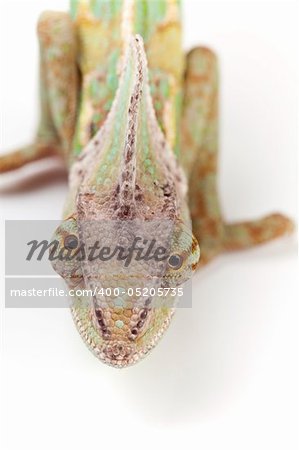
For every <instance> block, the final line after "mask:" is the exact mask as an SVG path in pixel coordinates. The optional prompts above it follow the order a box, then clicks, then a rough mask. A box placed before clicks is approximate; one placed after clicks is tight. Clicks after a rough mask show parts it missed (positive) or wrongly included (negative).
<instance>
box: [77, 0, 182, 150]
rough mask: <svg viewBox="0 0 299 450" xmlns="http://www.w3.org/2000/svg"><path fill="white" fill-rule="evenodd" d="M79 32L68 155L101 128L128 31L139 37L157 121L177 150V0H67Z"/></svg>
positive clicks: (179, 88) (179, 48) (179, 72)
mask: <svg viewBox="0 0 299 450" xmlns="http://www.w3.org/2000/svg"><path fill="white" fill-rule="evenodd" d="M71 16H72V19H73V21H74V24H75V29H76V32H77V33H76V34H77V36H78V65H79V69H80V72H81V83H82V86H81V98H80V109H79V111H80V112H79V116H78V121H77V126H76V131H75V137H74V145H73V150H72V152H73V154H72V156H76V155H78V154H79V153H80V152H81V150H82V148H84V147H85V146H86V145H87V143H88V142H89V140H90V139H91V138H92V137H93V136H94V134H95V133H96V132H97V131H98V130H99V128H100V127H101V126H102V124H103V122H104V121H105V118H106V116H107V113H108V112H109V110H110V108H111V105H112V102H113V99H114V97H115V93H116V90H117V87H118V80H119V75H120V72H121V69H122V61H123V55H124V52H125V48H126V47H127V44H128V40H129V38H130V36H131V35H132V34H136V33H137V34H139V35H141V36H142V37H143V40H144V44H145V50H146V55H147V59H148V66H149V77H150V87H151V94H152V97H153V102H154V107H155V111H156V115H157V118H158V122H159V124H160V126H161V128H162V131H163V132H164V133H165V136H166V139H167V141H168V143H169V145H170V146H171V148H172V149H174V150H175V151H176V152H177V151H178V148H179V139H178V128H179V118H180V110H181V98H182V76H183V72H184V55H183V50H182V46H181V21H180V2H179V1H177V0H158V1H150V0H129V1H127V0H111V1H107V0H104V1H103V0H97V1H92V0H91V1H89V2H86V1H72V2H71Z"/></svg>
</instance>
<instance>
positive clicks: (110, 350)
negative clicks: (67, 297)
mask: <svg viewBox="0 0 299 450" xmlns="http://www.w3.org/2000/svg"><path fill="white" fill-rule="evenodd" d="M174 311H175V310H174V309H173V308H172V309H169V310H168V315H167V316H166V318H165V319H164V321H163V323H162V325H161V326H160V327H159V330H157V331H156V332H155V333H154V334H153V336H152V338H151V339H150V340H149V342H147V343H146V344H144V345H139V344H138V342H131V343H129V342H127V341H122V340H117V339H113V340H110V341H108V340H107V341H105V340H103V339H101V340H100V339H99V335H97V334H96V333H95V329H94V328H93V329H91V323H92V321H90V320H89V321H88V320H87V321H86V319H85V317H84V314H82V308H72V315H73V319H74V322H75V325H76V327H77V329H78V331H79V333H80V335H81V337H82V339H83V341H84V342H85V344H86V346H87V347H88V348H89V350H90V351H91V352H92V353H93V354H94V355H95V356H96V357H97V358H98V359H99V360H101V361H102V362H103V363H105V364H107V365H109V366H111V367H115V368H119V369H122V368H126V367H129V366H132V365H134V364H136V363H137V362H138V361H140V360H141V359H143V358H144V357H145V356H146V355H147V354H148V353H149V352H150V351H151V350H152V349H153V348H154V347H155V346H156V345H157V343H158V342H159V340H160V339H161V337H162V336H163V334H164V333H165V331H166V330H167V328H168V326H169V324H170V322H171V319H172V316H173V314H174Z"/></svg>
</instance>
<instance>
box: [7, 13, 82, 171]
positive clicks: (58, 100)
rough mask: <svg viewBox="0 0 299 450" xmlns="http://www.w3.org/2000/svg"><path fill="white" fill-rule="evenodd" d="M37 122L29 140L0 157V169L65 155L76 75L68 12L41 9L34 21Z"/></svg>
mask: <svg viewBox="0 0 299 450" xmlns="http://www.w3.org/2000/svg"><path fill="white" fill-rule="evenodd" d="M37 31H38V37H39V46H40V122H39V126H38V130H37V134H36V137H35V140H34V142H33V143H32V144H30V145H28V146H25V147H22V148H20V149H17V150H15V151H13V152H11V153H8V154H6V155H3V156H1V157H0V173H3V172H7V171H10V170H14V169H17V168H19V167H22V166H24V165H25V164H27V163H30V162H33V161H36V160H38V159H41V158H44V157H47V156H50V155H54V154H58V155H61V156H64V157H65V159H67V157H68V155H69V153H70V146H71V142H72V139H73V135H74V128H75V120H76V107H77V91H78V75H77V67H76V60H75V58H76V38H75V32H74V28H73V24H72V21H71V19H70V17H69V15H68V14H65V13H56V12H45V13H43V14H42V15H41V17H40V19H39V22H38V27H37Z"/></svg>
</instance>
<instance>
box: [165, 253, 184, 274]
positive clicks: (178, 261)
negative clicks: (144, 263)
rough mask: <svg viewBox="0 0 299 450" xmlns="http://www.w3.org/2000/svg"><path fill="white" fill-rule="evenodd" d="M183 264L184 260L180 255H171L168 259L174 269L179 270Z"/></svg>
mask: <svg viewBox="0 0 299 450" xmlns="http://www.w3.org/2000/svg"><path fill="white" fill-rule="evenodd" d="M182 264H183V258H182V257H181V256H180V255H171V256H170V257H169V258H168V265H169V267H171V268H172V269H175V270H177V269H179V268H180V267H181V266H182Z"/></svg>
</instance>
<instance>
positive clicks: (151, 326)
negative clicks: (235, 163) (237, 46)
mask: <svg viewBox="0 0 299 450" xmlns="http://www.w3.org/2000/svg"><path fill="white" fill-rule="evenodd" d="M181 16H182V14H181V4H180V1H178V0H155V1H152V0H110V1H107V0H72V1H71V2H70V10H69V12H44V13H42V15H41V16H40V18H39V21H38V25H37V34H38V39H39V47H40V112H41V113H40V122H39V125H38V129H37V132H36V137H35V139H34V142H33V143H32V144H30V145H29V146H26V147H24V148H21V149H17V150H15V151H13V152H12V153H8V154H5V155H3V156H1V157H0V172H1V173H4V172H7V171H11V170H15V169H18V168H20V167H22V166H24V165H25V164H27V163H31V162H33V161H36V160H38V159H42V158H45V157H48V156H52V155H56V156H57V155H58V156H59V157H60V158H61V159H62V161H63V164H64V165H65V166H66V167H67V168H68V173H69V192H68V195H67V199H66V202H65V206H64V210H63V220H62V222H61V224H60V225H59V227H58V228H57V229H56V231H55V232H54V237H55V239H56V242H58V243H59V246H60V248H63V249H68V250H70V251H71V250H72V251H74V250H75V249H78V248H79V246H81V245H82V244H84V245H85V244H88V243H90V242H91V241H92V238H93V237H94V236H104V238H105V240H106V242H109V245H113V244H120V243H121V242H126V243H128V242H131V240H132V235H134V232H137V231H142V232H143V233H144V235H146V236H148V235H150V234H151V235H154V236H155V237H156V238H157V239H158V240H159V239H160V240H161V241H163V242H164V243H165V242H166V247H167V249H168V250H169V252H168V254H167V258H164V259H163V260H160V261H154V262H152V263H149V262H148V261H147V262H146V261H144V260H139V261H136V260H135V261H134V262H132V264H131V266H130V267H129V268H128V267H125V265H124V262H123V261H121V260H117V261H112V260H110V261H109V262H108V263H104V262H100V261H98V260H92V261H91V260H89V259H86V258H85V259H84V258H82V260H79V259H78V258H77V259H74V260H69V261H66V260H62V261H61V260H55V261H53V262H52V264H53V267H54V269H55V270H56V272H57V273H58V274H60V275H61V276H62V277H63V278H64V280H65V281H66V283H67V285H68V286H69V287H81V288H86V289H87V288H99V290H100V289H101V288H103V287H106V288H107V287H114V288H119V286H121V290H120V291H119V290H118V291H117V292H118V294H119V295H115V296H111V297H109V298H106V297H107V296H105V295H102V294H101V295H98V294H97V293H94V294H93V295H91V296H90V298H89V299H88V301H87V304H86V305H85V306H82V298H80V296H78V297H76V299H75V301H74V302H73V304H72V307H71V312H72V315H73V319H74V322H75V325H76V327H77V329H78V331H79V333H80V335H81V337H82V339H83V341H84V342H85V343H86V345H87V347H88V348H89V349H90V350H91V351H92V353H93V354H94V355H95V356H96V357H97V358H99V359H100V360H101V361H102V362H104V363H106V364H108V365H111V366H113V367H118V368H122V367H128V366H130V365H132V364H135V363H136V362H137V361H139V360H140V359H141V358H143V357H144V356H145V355H147V354H148V353H149V352H150V350H151V349H152V348H153V347H154V346H155V345H156V343H157V342H158V341H159V339H160V338H161V337H162V336H163V334H164V332H165V330H166V329H167V328H168V326H169V324H170V322H171V319H172V317H173V314H174V312H175V309H176V305H175V303H171V304H170V306H169V305H166V304H163V303H161V304H159V306H158V307H155V306H154V305H155V300H157V299H156V292H157V291H154V294H153V295H149V296H148V297H144V298H143V297H142V298H141V296H138V295H137V294H136V295H135V296H133V297H131V298H128V296H126V295H125V293H126V289H127V288H128V286H129V287H134V288H136V287H138V286H142V287H143V288H148V287H154V288H155V289H158V288H163V289H164V288H168V289H173V288H178V287H179V286H181V285H183V284H184V283H185V282H186V281H187V280H190V279H191V277H192V275H193V274H194V272H195V271H196V270H198V269H199V268H201V267H203V266H204V265H206V264H207V263H208V262H210V261H211V260H212V259H213V258H215V257H216V256H217V255H219V254H220V253H222V252H227V251H235V250H242V249H247V248H250V247H252V246H254V245H256V244H262V243H264V242H267V241H270V240H272V239H274V238H277V237H279V236H283V235H285V234H288V233H290V232H291V231H292V230H293V222H292V220H291V219H289V218H288V217H285V216H284V215H282V214H279V213H274V214H270V215H267V216H265V217H262V218H258V219H256V220H252V221H245V222H238V223H226V222H225V220H224V219H223V215H222V211H221V205H220V201H219V198H218V188H217V173H218V164H217V155H218V148H219V143H218V141H219V139H218V130H219V116H218V104H219V67H218V66H219V64H218V59H217V56H216V54H215V53H214V52H213V51H212V50H210V49H208V48H206V47H196V48H193V49H192V50H191V51H189V52H188V53H186V54H185V53H184V51H183V47H182V18H181ZM94 292H95V291H94Z"/></svg>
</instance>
